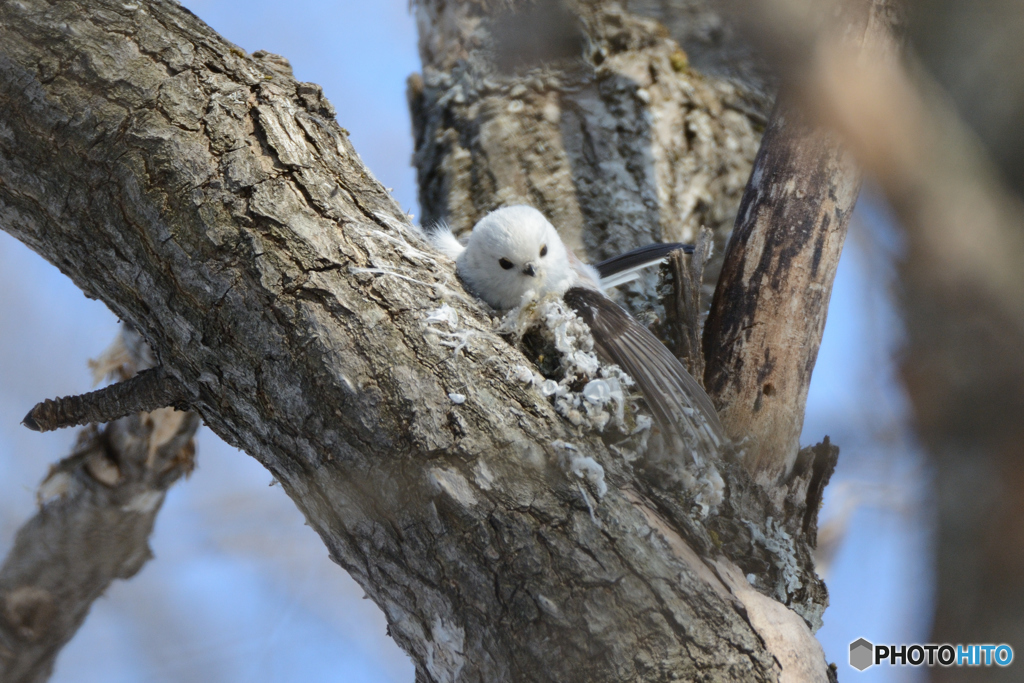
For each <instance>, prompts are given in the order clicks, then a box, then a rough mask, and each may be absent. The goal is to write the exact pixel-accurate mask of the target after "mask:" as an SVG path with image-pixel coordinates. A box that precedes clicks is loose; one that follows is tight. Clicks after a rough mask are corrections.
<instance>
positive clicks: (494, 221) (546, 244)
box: [455, 206, 578, 310]
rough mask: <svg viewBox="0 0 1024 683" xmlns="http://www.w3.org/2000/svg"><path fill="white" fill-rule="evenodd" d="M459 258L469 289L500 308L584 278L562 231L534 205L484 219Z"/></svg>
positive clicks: (460, 271) (458, 267)
mask: <svg viewBox="0 0 1024 683" xmlns="http://www.w3.org/2000/svg"><path fill="white" fill-rule="evenodd" d="M455 263H456V271H457V272H458V274H459V276H460V277H461V278H462V279H463V280H464V281H465V282H466V284H467V285H468V286H469V289H470V290H472V291H473V293H475V294H476V295H477V296H479V297H480V298H481V299H483V300H484V301H486V302H487V303H488V304H490V305H491V306H493V307H494V308H497V309H499V310H507V309H510V308H515V307H516V306H518V305H519V304H520V303H522V301H523V297H525V296H529V297H530V298H539V297H542V296H544V295H545V294H549V293H552V292H554V293H556V294H562V293H564V292H565V290H566V289H568V288H569V287H571V286H573V285H574V284H576V281H577V280H578V276H577V275H576V273H575V272H574V271H573V269H572V266H571V264H570V262H569V254H568V252H567V251H566V248H565V245H564V244H563V243H562V239H561V238H560V237H559V236H558V232H556V231H555V228H554V226H552V225H551V223H549V222H548V220H547V219H546V218H545V217H544V214H542V213H541V212H540V211H537V210H536V209H534V208H531V207H529V206H509V207H506V208H503V209H498V210H496V211H492V212H491V213H489V214H487V215H486V216H484V217H483V218H482V219H480V221H479V222H478V223H477V224H476V225H475V226H474V227H473V232H472V234H470V237H469V242H468V244H467V245H466V247H465V249H464V250H462V252H461V253H459V254H458V256H457V257H456V259H455Z"/></svg>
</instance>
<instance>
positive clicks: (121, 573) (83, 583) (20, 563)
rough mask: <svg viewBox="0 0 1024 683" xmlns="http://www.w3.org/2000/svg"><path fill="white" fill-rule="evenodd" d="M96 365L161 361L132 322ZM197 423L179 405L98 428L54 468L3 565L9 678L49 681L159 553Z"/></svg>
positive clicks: (1, 626) (122, 375)
mask: <svg viewBox="0 0 1024 683" xmlns="http://www.w3.org/2000/svg"><path fill="white" fill-rule="evenodd" d="M91 365H92V366H93V374H94V377H95V379H96V381H97V382H100V381H102V380H104V379H106V378H108V377H111V378H113V379H115V380H118V381H120V380H126V379H128V378H130V377H133V376H135V375H136V373H138V372H139V371H140V370H144V369H146V368H150V367H153V365H154V363H153V359H152V357H151V355H150V353H149V349H148V347H147V346H146V343H145V342H144V341H143V340H142V337H141V336H139V335H138V333H136V332H135V331H134V330H131V329H129V328H127V327H124V328H123V329H122V331H121V334H120V335H119V336H118V338H117V340H116V341H115V343H114V344H113V345H112V346H111V347H110V349H108V350H107V352H106V353H105V354H104V355H103V356H102V357H101V358H99V359H98V360H96V361H94V362H93V363H91ZM198 427H199V417H198V416H197V415H195V414H193V413H184V412H179V411H177V410H174V409H173V408H163V409H159V410H155V411H153V412H149V413H139V414H136V415H130V416H128V417H124V418H121V419H119V420H116V421H114V422H111V423H109V424H107V425H104V426H103V427H99V428H97V427H96V426H95V425H94V426H90V427H87V428H85V429H83V430H82V431H81V432H80V433H79V435H78V442H77V443H76V445H75V448H74V451H73V452H72V454H71V455H69V456H68V457H66V458H64V459H63V460H61V461H60V462H58V463H57V464H55V465H53V466H52V467H51V468H50V472H49V474H47V476H46V479H45V480H44V481H43V483H42V484H41V485H40V486H39V492H38V502H39V512H38V513H37V514H36V516H35V517H33V518H32V519H30V520H29V521H28V522H26V523H25V524H24V526H22V527H21V529H20V530H19V531H18V534H17V537H16V538H15V541H14V547H13V548H12V549H11V551H10V553H9V554H8V555H7V558H6V559H5V560H4V563H3V566H2V567H0V680H3V681H4V682H5V683H32V682H36V681H45V680H47V679H48V678H49V677H50V673H51V672H52V670H53V666H54V661H55V659H56V657H57V655H58V654H59V653H60V651H61V648H63V647H64V645H65V644H66V643H67V642H68V641H69V640H71V638H72V637H73V636H74V635H75V633H76V632H77V631H78V628H79V627H80V626H81V625H82V622H83V621H85V618H86V616H87V615H88V614H89V609H90V608H91V607H92V604H93V602H94V601H95V600H96V599H97V598H99V597H100V596H101V595H103V594H104V593H105V592H106V590H107V588H108V587H109V586H110V584H111V583H112V582H113V581H114V580H115V579H129V578H131V577H132V576H134V575H135V574H136V573H137V572H138V571H139V570H140V569H142V566H143V565H144V564H145V563H146V562H147V561H148V560H149V559H150V558H151V557H152V556H153V555H152V552H151V551H150V549H149V536H150V534H151V533H152V531H153V525H154V522H155V521H156V516H157V513H159V511H160V507H161V505H162V503H163V499H164V494H165V492H166V491H167V489H168V488H169V487H170V486H171V485H172V484H174V483H175V482H176V481H178V480H179V479H180V478H181V477H182V476H187V475H188V474H189V473H190V472H191V471H192V469H193V467H194V466H195V462H194V457H195V443H194V441H193V437H194V436H195V432H196V429H197V428H198Z"/></svg>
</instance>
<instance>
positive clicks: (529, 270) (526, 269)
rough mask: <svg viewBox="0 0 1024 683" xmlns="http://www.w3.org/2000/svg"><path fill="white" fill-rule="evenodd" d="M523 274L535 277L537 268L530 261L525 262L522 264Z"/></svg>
mask: <svg viewBox="0 0 1024 683" xmlns="http://www.w3.org/2000/svg"><path fill="white" fill-rule="evenodd" d="M523 275H529V276H530V277H535V276H536V275H537V270H536V269H535V268H534V267H533V264H532V263H527V264H526V265H525V266H523Z"/></svg>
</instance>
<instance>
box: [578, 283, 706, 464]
mask: <svg viewBox="0 0 1024 683" xmlns="http://www.w3.org/2000/svg"><path fill="white" fill-rule="evenodd" d="M564 298H565V302H566V303H567V304H569V306H571V307H572V308H573V309H574V310H575V311H576V314H577V315H579V316H580V317H581V318H582V319H583V321H584V322H586V323H587V325H588V326H589V327H590V330H591V332H592V333H593V335H594V346H595V347H596V348H597V351H598V355H600V356H602V357H603V359H604V360H605V361H606V362H611V363H615V364H616V365H618V366H619V367H621V368H622V369H623V370H625V371H626V373H627V374H628V375H629V376H630V377H632V378H633V380H634V381H635V382H636V383H637V386H638V387H639V389H640V392H641V393H642V394H643V396H644V399H645V400H646V401H647V405H648V406H649V407H650V409H651V412H652V413H654V417H655V419H656V420H657V422H658V426H659V427H661V429H662V430H663V431H664V432H665V433H666V434H669V435H674V436H676V437H678V438H679V439H681V440H682V442H683V443H686V444H690V445H701V446H703V447H704V448H702V449H701V450H705V451H707V450H712V451H716V450H718V449H719V448H720V447H721V446H722V445H723V444H724V443H725V430H724V429H723V427H722V423H721V422H720V421H719V419H718V413H717V412H715V407H714V405H712V403H711V399H710V398H709V397H708V395H707V393H705V391H704V389H703V388H701V386H700V384H698V383H697V380H695V379H694V378H693V377H692V376H690V373H688V372H687V371H686V368H684V367H683V365H682V363H680V362H679V359H678V358H676V357H675V356H674V355H672V353H671V352H670V351H669V350H668V349H667V348H666V347H665V345H664V344H662V343H661V342H660V341H658V338H657V337H655V336H654V335H653V334H651V332H650V330H648V329H647V328H646V327H644V326H643V325H641V324H640V323H638V322H637V321H635V320H634V319H633V318H631V317H630V315H629V314H628V313H626V311H624V310H622V309H621V308H620V307H619V306H617V305H616V304H615V303H614V302H613V301H612V300H611V299H609V298H608V297H606V296H605V295H604V294H601V293H600V292H597V291H595V290H593V289H589V288H584V287H573V288H572V289H570V290H568V291H567V292H566V293H565V296H564ZM694 413H697V414H698V415H695V414H694ZM700 418H703V419H700ZM708 447H710V449H709V448H708Z"/></svg>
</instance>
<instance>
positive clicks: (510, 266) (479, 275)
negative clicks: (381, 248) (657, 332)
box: [430, 206, 724, 457]
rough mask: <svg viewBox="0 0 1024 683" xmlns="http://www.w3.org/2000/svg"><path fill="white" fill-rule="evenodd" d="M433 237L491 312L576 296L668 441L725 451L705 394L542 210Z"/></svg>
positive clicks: (517, 210) (513, 209)
mask: <svg viewBox="0 0 1024 683" xmlns="http://www.w3.org/2000/svg"><path fill="white" fill-rule="evenodd" d="M430 237H431V241H432V242H433V243H434V246H435V247H436V248H438V249H439V250H440V251H442V252H444V253H445V254H447V255H448V256H449V257H451V258H453V259H454V260H455V263H456V271H457V272H458V274H459V277H461V278H462V280H463V281H464V282H465V283H466V286H467V287H468V288H469V290H470V291H472V292H473V293H474V294H475V295H477V296H478V297H480V298H481V299H483V300H484V301H486V302H487V303H488V304H490V305H491V306H492V307H493V308H496V309H498V310H501V311H505V310H509V309H512V308H515V307H516V306H520V305H522V304H524V303H527V302H528V301H530V300H534V299H539V298H541V297H543V296H545V295H548V294H556V295H558V296H565V295H566V293H567V292H568V293H570V294H572V297H571V299H572V301H573V302H575V303H574V304H573V307H574V308H576V310H577V312H578V313H582V314H583V317H584V318H585V319H587V320H588V324H589V325H590V327H591V331H592V332H593V336H594V344H595V346H596V347H597V350H598V351H599V352H601V354H602V355H603V356H604V357H605V358H606V359H609V360H610V362H614V363H618V364H619V365H621V366H622V368H623V369H624V370H625V371H626V372H627V373H628V374H629V375H631V376H632V377H633V378H634V379H635V380H636V381H637V383H638V385H639V386H640V387H641V388H642V390H644V398H645V399H646V400H647V402H648V403H649V404H650V406H651V409H652V411H653V412H654V414H655V416H656V418H658V420H659V423H660V424H661V427H662V429H663V431H664V432H665V433H666V436H672V437H675V438H673V440H674V441H677V442H680V441H681V442H683V443H686V442H690V443H691V445H693V442H694V440H696V441H698V442H702V443H703V444H704V448H702V449H701V450H706V449H707V448H708V447H710V448H711V449H716V448H718V447H719V446H721V444H722V443H723V441H724V437H723V436H722V427H721V423H720V422H719V421H718V416H717V414H716V413H715V410H714V407H713V406H712V404H711V401H710V399H709V398H708V397H707V394H705V393H704V390H703V389H701V387H700V385H699V384H698V383H697V382H696V380H694V379H693V378H692V377H691V376H690V375H689V374H688V373H687V372H686V370H685V369H684V368H683V366H682V365H681V364H680V362H679V360H678V359H677V358H676V357H675V356H673V355H672V354H671V353H670V352H669V351H668V350H667V349H666V348H665V346H664V345H663V344H662V343H661V342H660V341H658V340H657V338H655V337H654V335H652V334H651V333H650V331H648V330H647V328H646V327H643V326H642V325H640V324H639V323H637V322H636V321H635V320H633V319H632V318H631V317H629V315H628V314H626V312H625V311H623V310H622V309H620V308H618V307H617V306H616V304H614V303H613V302H612V301H611V300H610V299H608V298H607V297H605V296H604V295H603V294H602V293H601V292H602V287H601V284H602V283H601V279H600V276H599V274H598V272H597V270H595V269H594V268H592V267H591V266H589V265H587V264H584V263H583V262H581V261H580V260H579V259H577V258H576V256H575V255H574V254H573V253H572V252H571V251H569V250H568V249H566V247H565V245H564V244H563V243H562V239H561V238H560V237H559V236H558V232H557V231H556V230H555V228H554V226H553V225H551V223H550V222H548V220H547V219H546V218H545V217H544V215H543V214H542V213H541V212H539V211H537V210H536V209H534V208H531V207H528V206H510V207H505V208H502V209H497V210H495V211H492V212H491V213H489V214H487V215H486V216H484V217H483V218H482V219H480V221H479V222H478V223H477V224H476V225H475V226H474V227H473V231H472V233H471V234H470V236H469V240H468V242H467V243H466V245H465V246H463V245H462V244H461V243H459V242H458V240H456V239H455V237H454V236H453V235H452V233H451V231H450V230H449V229H447V227H446V226H442V227H441V228H440V229H437V230H435V231H434V232H433V233H432V234H431V236H430ZM659 260H660V259H659ZM656 262H657V261H652V263H656ZM570 290H571V291H570ZM695 410H696V411H698V412H699V413H700V414H701V415H702V416H703V418H704V419H703V421H702V422H703V425H702V426H701V427H698V429H697V430H696V431H694V429H693V428H692V427H690V426H687V425H685V424H682V423H683V422H686V421H687V420H686V419H685V417H684V416H687V415H692V414H694V411H695ZM694 457H696V452H695V456H694Z"/></svg>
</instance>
